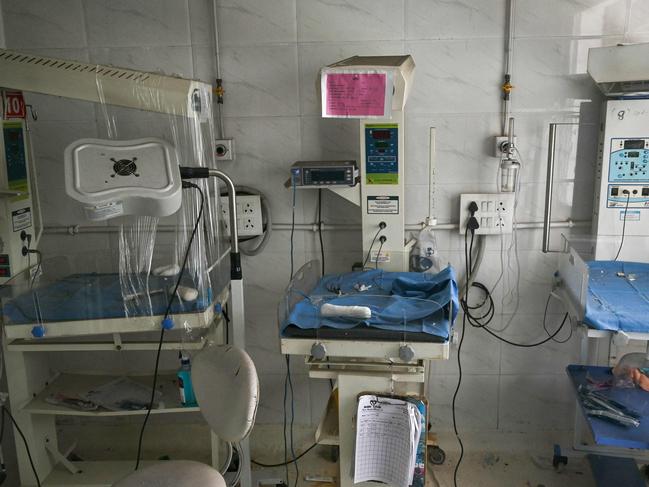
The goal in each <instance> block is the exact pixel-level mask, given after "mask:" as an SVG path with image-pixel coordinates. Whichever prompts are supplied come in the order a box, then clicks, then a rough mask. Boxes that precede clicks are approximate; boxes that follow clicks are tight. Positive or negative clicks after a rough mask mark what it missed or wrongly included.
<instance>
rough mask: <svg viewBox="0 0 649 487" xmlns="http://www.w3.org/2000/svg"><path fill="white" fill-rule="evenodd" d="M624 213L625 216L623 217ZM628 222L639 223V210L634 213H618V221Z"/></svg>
mask: <svg viewBox="0 0 649 487" xmlns="http://www.w3.org/2000/svg"><path fill="white" fill-rule="evenodd" d="M625 213H626V216H625ZM624 220H626V221H628V222H639V221H640V211H639V210H634V211H621V212H620V221H624Z"/></svg>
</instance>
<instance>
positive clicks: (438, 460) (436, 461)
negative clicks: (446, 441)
mask: <svg viewBox="0 0 649 487" xmlns="http://www.w3.org/2000/svg"><path fill="white" fill-rule="evenodd" d="M428 461H429V462H430V463H432V464H433V465H443V464H444V462H445V461H446V453H445V452H444V450H442V449H441V448H440V447H439V446H431V447H429V448H428Z"/></svg>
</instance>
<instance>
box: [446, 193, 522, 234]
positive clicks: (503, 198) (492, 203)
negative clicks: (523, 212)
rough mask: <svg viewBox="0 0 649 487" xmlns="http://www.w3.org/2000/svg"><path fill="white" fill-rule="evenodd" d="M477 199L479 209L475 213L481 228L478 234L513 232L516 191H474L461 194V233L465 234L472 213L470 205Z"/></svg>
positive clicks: (477, 231)
mask: <svg viewBox="0 0 649 487" xmlns="http://www.w3.org/2000/svg"><path fill="white" fill-rule="evenodd" d="M472 201H475V202H476V204H477V205H478V210H477V211H476V212H475V214H474V215H473V216H474V217H475V218H476V220H478V224H479V225H480V228H478V229H477V230H476V231H475V233H476V235H500V234H506V233H512V228H513V214H514V201H515V196H514V193H473V194H462V195H460V220H459V221H460V234H462V235H464V232H465V230H466V224H467V221H468V220H469V218H470V217H471V213H470V212H469V205H470V204H471V202H472Z"/></svg>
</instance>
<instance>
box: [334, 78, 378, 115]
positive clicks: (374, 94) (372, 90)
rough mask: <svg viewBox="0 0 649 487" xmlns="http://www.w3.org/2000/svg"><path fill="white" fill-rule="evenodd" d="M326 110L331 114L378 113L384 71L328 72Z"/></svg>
mask: <svg viewBox="0 0 649 487" xmlns="http://www.w3.org/2000/svg"><path fill="white" fill-rule="evenodd" d="M326 83H327V84H326V90H327V98H326V112H325V115H327V116H333V117H340V116H342V117H345V116H347V117H382V116H384V114H385V99H386V96H385V88H386V73H328V74H327V81H326Z"/></svg>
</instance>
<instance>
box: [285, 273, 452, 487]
mask: <svg viewBox="0 0 649 487" xmlns="http://www.w3.org/2000/svg"><path fill="white" fill-rule="evenodd" d="M336 306H342V307H343V308H345V307H347V308H354V307H356V310H355V311H352V314H353V316H344V317H341V316H340V315H339V314H338V313H341V312H342V311H336V308H333V310H332V309H331V308H332V307H336ZM367 310H370V312H368V311H367ZM457 311H458V301H457V286H456V283H455V276H454V272H453V270H452V269H451V268H447V269H445V270H444V271H442V272H441V273H440V274H437V275H435V274H433V275H431V274H423V273H410V272H389V271H384V270H381V269H375V270H369V271H363V272H351V273H348V274H340V275H335V274H334V275H326V276H324V277H323V276H321V274H320V263H319V262H318V261H311V262H309V263H307V264H306V265H305V266H304V267H302V268H301V269H300V270H299V271H298V272H296V274H295V276H294V278H293V280H292V281H291V283H290V284H289V286H288V288H287V290H286V294H285V297H284V299H283V302H282V303H281V304H280V308H279V323H280V340H281V349H282V353H284V354H289V355H302V356H305V357H306V359H305V360H306V364H307V366H308V369H309V376H310V377H311V378H313V379H330V380H332V381H335V391H337V401H336V393H332V398H331V399H330V401H329V407H328V408H327V410H326V412H325V414H324V417H323V418H322V421H321V422H320V425H319V427H318V429H317V433H316V441H317V442H318V443H320V444H326V445H338V446H339V448H340V455H339V458H340V484H339V485H341V486H343V487H349V486H351V485H354V482H353V473H352V466H353V459H354V451H355V439H356V426H355V419H354V418H355V415H356V408H357V401H358V397H359V394H361V393H372V394H387V395H398V396H414V397H422V396H425V393H426V391H425V384H426V365H427V362H428V361H429V360H445V359H448V357H449V347H450V341H451V335H452V324H453V321H454V319H455V317H456V315H457ZM354 313H356V314H354ZM362 313H365V314H364V315H363V316H361V314H362ZM440 453H442V454H443V452H440ZM424 462H425V460H424ZM421 468H425V465H424V466H422V467H421Z"/></svg>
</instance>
